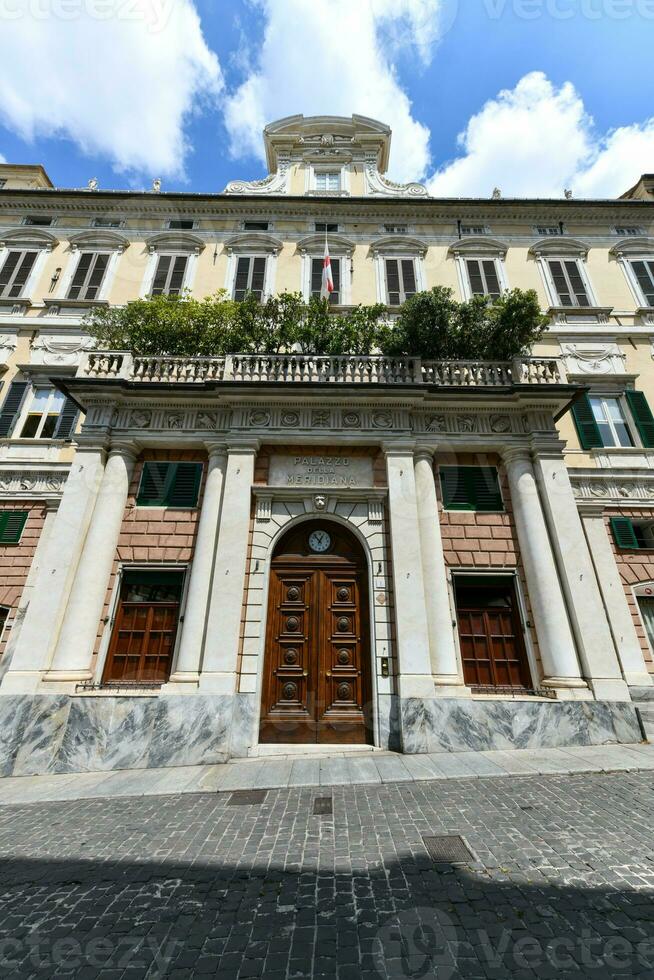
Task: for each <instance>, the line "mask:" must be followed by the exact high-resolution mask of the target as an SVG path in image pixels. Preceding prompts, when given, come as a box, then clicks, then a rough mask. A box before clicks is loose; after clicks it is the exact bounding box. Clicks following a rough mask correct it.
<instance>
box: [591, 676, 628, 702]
mask: <svg viewBox="0 0 654 980" xmlns="http://www.w3.org/2000/svg"><path fill="white" fill-rule="evenodd" d="M590 687H591V690H592V692H593V694H594V695H595V698H596V699H597V700H598V701H631V695H630V694H629V688H628V687H627V684H626V683H625V681H623V680H622V678H621V677H620V678H617V677H591V679H590Z"/></svg>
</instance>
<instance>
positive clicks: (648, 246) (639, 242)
mask: <svg viewBox="0 0 654 980" xmlns="http://www.w3.org/2000/svg"><path fill="white" fill-rule="evenodd" d="M609 254H610V255H616V256H619V255H652V254H654V238H646V237H645V236H643V237H639V238H623V239H622V241H619V242H616V243H615V245H614V246H613V248H612V249H611V251H610V253H609Z"/></svg>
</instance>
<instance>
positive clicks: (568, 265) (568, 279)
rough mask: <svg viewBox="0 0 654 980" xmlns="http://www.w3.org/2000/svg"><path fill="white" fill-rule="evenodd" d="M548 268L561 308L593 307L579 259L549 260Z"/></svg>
mask: <svg viewBox="0 0 654 980" xmlns="http://www.w3.org/2000/svg"><path fill="white" fill-rule="evenodd" d="M547 264H548V266H549V270H550V274H551V276H552V281H553V282H554V288H555V290H556V295H557V299H558V302H559V305H560V306H591V305H592V304H591V301H590V297H589V295H588V292H587V290H586V286H585V284H584V280H583V276H582V274H581V268H580V266H579V262H578V260H577V259H549V260H548V263H547Z"/></svg>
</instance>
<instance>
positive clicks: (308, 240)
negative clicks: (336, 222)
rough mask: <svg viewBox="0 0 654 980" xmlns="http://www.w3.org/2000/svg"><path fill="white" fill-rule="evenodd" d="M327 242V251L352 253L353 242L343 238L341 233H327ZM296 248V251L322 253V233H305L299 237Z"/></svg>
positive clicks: (323, 238)
mask: <svg viewBox="0 0 654 980" xmlns="http://www.w3.org/2000/svg"><path fill="white" fill-rule="evenodd" d="M327 242H328V243H329V251H330V252H333V253H334V254H336V253H339V254H341V255H342V254H345V255H352V253H353V252H354V249H355V243H354V242H353V241H351V240H350V239H349V238H344V237H343V235H328V236H327ZM297 250H298V252H314V253H316V254H317V253H320V254H321V255H322V254H323V252H324V250H325V235H324V233H321V232H318V233H317V234H315V235H306V236H305V237H304V238H301V239H300V241H299V242H298V243H297Z"/></svg>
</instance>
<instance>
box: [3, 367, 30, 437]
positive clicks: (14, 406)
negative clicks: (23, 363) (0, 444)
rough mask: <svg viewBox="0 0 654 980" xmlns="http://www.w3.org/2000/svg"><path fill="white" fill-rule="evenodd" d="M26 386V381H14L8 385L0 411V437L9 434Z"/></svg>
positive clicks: (27, 385) (27, 386)
mask: <svg viewBox="0 0 654 980" xmlns="http://www.w3.org/2000/svg"><path fill="white" fill-rule="evenodd" d="M28 388H29V384H28V383H27V381H14V382H13V384H11V385H10V386H9V391H8V392H7V397H6V398H5V401H4V404H3V406H2V410H1V411H0V437H2V438H5V437H6V436H8V435H10V434H11V430H12V429H13V427H14V424H15V422H16V418H17V416H18V413H19V412H20V407H21V405H22V404H23V399H24V398H25V393H26V391H27V389H28Z"/></svg>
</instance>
